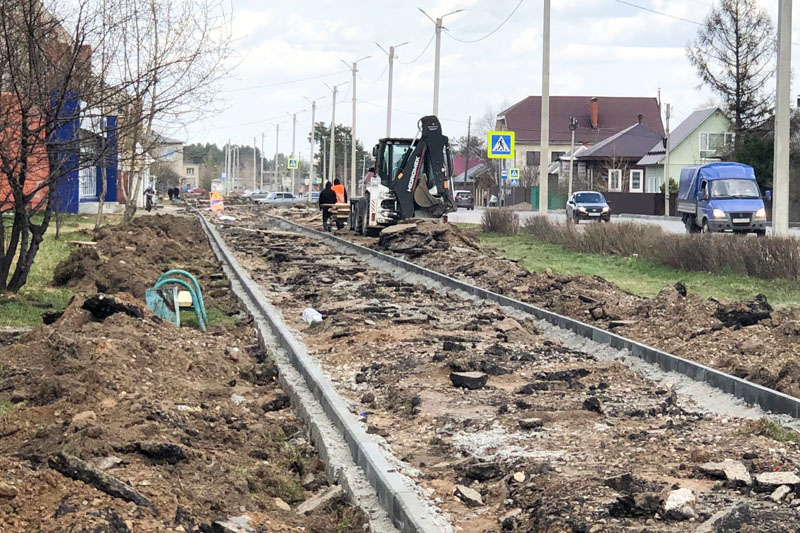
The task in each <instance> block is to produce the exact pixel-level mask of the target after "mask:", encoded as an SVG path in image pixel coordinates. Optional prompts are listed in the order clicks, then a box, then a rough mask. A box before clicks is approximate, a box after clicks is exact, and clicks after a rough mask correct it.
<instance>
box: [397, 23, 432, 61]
mask: <svg viewBox="0 0 800 533" xmlns="http://www.w3.org/2000/svg"><path fill="white" fill-rule="evenodd" d="M434 37H436V31H434V32H433V34H432V35H431V38H430V39H428V44H426V45H425V48H423V49H422V52H420V53H419V55H418V56H417V57H415V58H414V59H412V60H411V61H400V60H399V59H398V60H397V62H398V63H402V64H403V65H410V64H412V63H416V62H417V61H419V58H421V57H422V56H423V55H424V54H425V52H427V51H428V48H429V47H430V46H431V43H432V42H433V38H434Z"/></svg>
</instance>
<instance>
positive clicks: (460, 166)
mask: <svg viewBox="0 0 800 533" xmlns="http://www.w3.org/2000/svg"><path fill="white" fill-rule="evenodd" d="M466 162H467V158H466V157H464V155H463V154H459V155H454V156H453V176H458V175H459V174H464V166H465V164H466ZM483 163H484V161H483V160H482V159H481V158H480V157H477V156H474V155H470V156H469V169H470V171H472V169H473V168H475V167H479V166H481V165H483Z"/></svg>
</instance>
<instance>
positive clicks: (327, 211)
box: [319, 181, 336, 231]
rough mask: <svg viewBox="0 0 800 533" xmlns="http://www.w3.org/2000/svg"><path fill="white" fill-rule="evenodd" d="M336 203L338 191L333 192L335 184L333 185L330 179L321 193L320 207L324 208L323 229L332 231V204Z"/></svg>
mask: <svg viewBox="0 0 800 533" xmlns="http://www.w3.org/2000/svg"><path fill="white" fill-rule="evenodd" d="M335 203H336V193H335V192H333V185H331V182H330V181H329V182H326V183H325V189H324V190H323V191H322V192H321V193H319V208H320V209H322V231H330V223H329V220H330V218H331V208H330V206H331V205H332V204H335Z"/></svg>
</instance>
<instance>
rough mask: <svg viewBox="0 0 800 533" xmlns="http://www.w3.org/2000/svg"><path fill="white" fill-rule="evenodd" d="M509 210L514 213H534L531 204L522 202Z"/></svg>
mask: <svg viewBox="0 0 800 533" xmlns="http://www.w3.org/2000/svg"><path fill="white" fill-rule="evenodd" d="M508 209H511V210H512V211H533V206H532V205H531V204H530V202H520V203H518V204H514V205H512V206H509V207H508Z"/></svg>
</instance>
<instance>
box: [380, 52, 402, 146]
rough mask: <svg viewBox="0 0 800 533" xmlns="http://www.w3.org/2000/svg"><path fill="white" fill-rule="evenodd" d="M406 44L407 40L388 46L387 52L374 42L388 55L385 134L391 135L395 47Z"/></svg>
mask: <svg viewBox="0 0 800 533" xmlns="http://www.w3.org/2000/svg"><path fill="white" fill-rule="evenodd" d="M406 44H408V41H406V42H404V43H400V44H398V45H394V46H390V47H389V51H388V52H387V51H386V50H384V48H383V46H381V45H379V44H378V43H375V45H376V46H377V47H378V48H380V49H381V50H383V53H384V54H386V55H387V56H388V57H389V95H388V96H387V98H386V136H387V137H391V136H392V79H393V77H394V60H395V57H396V56H395V53H394V50H395V48H400V47H401V46H403V45H406Z"/></svg>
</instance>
